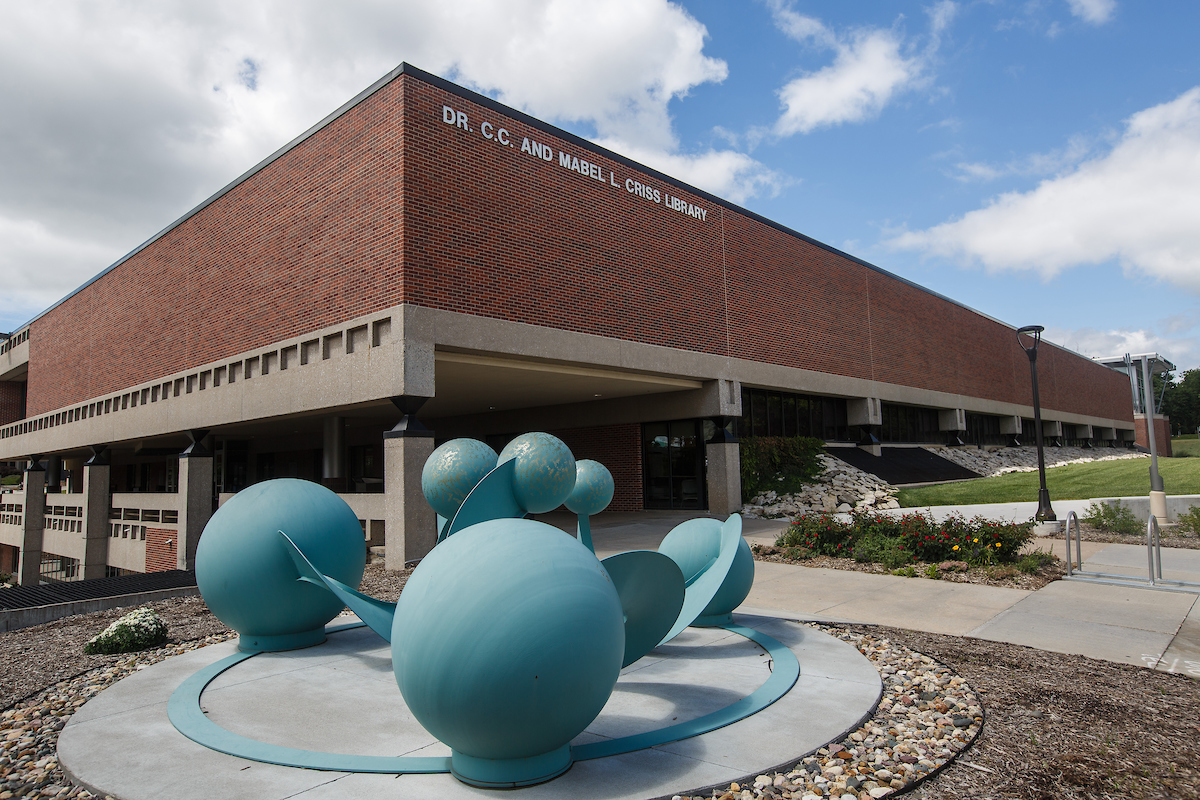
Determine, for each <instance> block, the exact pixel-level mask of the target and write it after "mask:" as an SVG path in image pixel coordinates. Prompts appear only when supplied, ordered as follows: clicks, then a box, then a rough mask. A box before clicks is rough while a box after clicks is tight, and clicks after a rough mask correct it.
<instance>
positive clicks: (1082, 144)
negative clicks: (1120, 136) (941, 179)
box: [952, 136, 1093, 182]
mask: <svg viewBox="0 0 1200 800" xmlns="http://www.w3.org/2000/svg"><path fill="white" fill-rule="evenodd" d="M1092 149H1093V148H1092V144H1091V143H1090V142H1088V140H1087V139H1085V138H1084V137H1082V136H1073V137H1071V140H1070V141H1069V142H1067V145H1066V147H1061V148H1058V149H1056V150H1051V151H1050V152H1048V153H1033V154H1031V155H1028V156H1024V157H1021V158H1015V159H1012V160H1010V161H1008V162H1007V163H1005V164H1001V165H999V166H993V165H991V164H984V163H980V162H968V161H961V162H959V163H957V164H955V165H954V168H955V170H956V172H955V173H953V175H952V177H954V178H955V179H956V180H960V181H964V182H966V181H973V180H983V181H990V180H995V179H997V178H1003V177H1006V176H1009V175H1022V176H1034V177H1042V176H1044V175H1053V174H1056V173H1060V172H1062V171H1063V170H1065V169H1068V168H1071V167H1075V166H1077V165H1078V164H1079V162H1081V161H1083V160H1084V159H1085V158H1086V157H1087V156H1088V155H1089V154H1090V153H1091V152H1092Z"/></svg>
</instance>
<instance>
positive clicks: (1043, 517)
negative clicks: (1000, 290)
mask: <svg viewBox="0 0 1200 800" xmlns="http://www.w3.org/2000/svg"><path fill="white" fill-rule="evenodd" d="M1044 330H1046V329H1045V328H1044V327H1042V326H1041V325H1026V326H1025V327H1023V328H1018V329H1017V344H1019V345H1021V349H1022V350H1024V351H1025V355H1027V356H1029V374H1030V377H1031V379H1032V381H1033V427H1034V433H1035V434H1036V436H1037V453H1038V478H1039V480H1040V481H1041V488H1040V489H1039V490H1038V510H1037V514H1035V515H1034V519H1036V520H1037V521H1038V522H1056V521H1057V520H1058V517H1056V516H1055V515H1054V509H1053V508H1051V507H1050V491H1049V490H1048V489H1047V488H1046V457H1045V455H1044V454H1043V452H1042V404H1041V400H1039V399H1038V380H1037V351H1038V345H1039V344H1041V341H1042V331H1044ZM1021 334H1025V335H1026V336H1028V337H1029V338H1031V339H1033V345H1032V346H1030V347H1026V346H1025V340H1024V339H1022V338H1021Z"/></svg>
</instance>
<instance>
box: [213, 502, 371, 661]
mask: <svg viewBox="0 0 1200 800" xmlns="http://www.w3.org/2000/svg"><path fill="white" fill-rule="evenodd" d="M278 531H283V532H284V533H286V534H287V535H288V536H289V537H290V538H291V539H292V541H293V542H295V543H296V546H297V547H299V548H300V550H301V551H303V553H304V554H305V555H306V556H308V559H309V561H311V562H312V563H313V565H314V566H315V567H316V568H317V569H318V570H320V571H321V572H322V573H324V574H326V575H328V576H330V577H332V578H336V579H337V580H339V581H341V582H342V583H344V584H346V585H347V586H358V584H359V583H360V582H361V581H362V576H363V567H364V566H365V565H366V547H365V545H364V542H363V531H362V528H361V527H360V526H359V524H358V517H357V516H356V515H355V513H354V512H353V511H352V510H350V506H348V505H346V502H345V501H344V500H342V499H341V498H340V497H338V496H337V495H336V494H334V493H333V492H331V491H329V490H328V489H326V488H325V487H324V486H321V485H320V484H316V483H312V482H311V481H302V480H296V479H294V478H280V479H278V480H271V481H264V482H263V483H257V484H255V485H253V486H251V487H249V488H247V489H243V490H242V491H240V492H238V493H237V494H236V495H234V496H233V497H232V498H231V499H230V500H229V501H227V502H226V503H225V505H223V506H221V508H220V509H218V510H217V512H216V513H215V514H213V515H212V518H211V519H210V520H209V521H208V525H206V526H205V528H204V534H203V535H202V536H201V537H200V543H199V545H198V546H197V548H196V585H197V586H198V587H199V588H200V594H201V595H202V596H203V597H204V602H205V603H206V604H207V605H208V607H209V609H210V610H211V611H212V612H213V614H214V615H216V617H217V619H219V620H221V621H222V622H224V623H225V624H226V625H228V626H229V627H230V628H233V629H234V630H235V631H237V632H238V633H239V634H240V635H241V642H240V646H241V648H242V649H243V650H288V649H291V648H293V647H304V646H307V645H312V644H318V643H320V642H322V641H324V639H325V623H327V622H329V620H331V619H333V618H334V617H336V616H337V615H338V613H339V612H340V611H341V610H342V601H341V600H339V599H337V598H336V597H334V596H333V595H332V594H331V593H330V592H329V591H328V590H326V589H325V588H324V587H323V586H320V587H319V586H314V585H313V584H311V583H305V582H301V581H297V580H296V578H297V577H298V573H297V571H296V566H295V564H294V562H293V561H292V559H291V556H289V555H288V551H287V549H286V544H285V542H284V541H283V539H282V537H280V536H279V533H278Z"/></svg>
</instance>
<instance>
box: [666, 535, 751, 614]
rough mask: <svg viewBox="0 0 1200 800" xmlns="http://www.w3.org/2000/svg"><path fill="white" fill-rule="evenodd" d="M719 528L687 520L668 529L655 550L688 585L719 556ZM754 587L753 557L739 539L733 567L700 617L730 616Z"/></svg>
mask: <svg viewBox="0 0 1200 800" xmlns="http://www.w3.org/2000/svg"><path fill="white" fill-rule="evenodd" d="M721 524H722V523H721V521H720V520H716V519H707V518H703V517H701V518H697V519H689V520H688V521H687V522H683V523H680V524H679V525H676V526H675V527H674V528H672V529H671V532H670V533H668V534H667V536H666V538H665V539H663V540H662V544H660V545H659V546H658V552H660V553H662V554H663V555H666V556H670V557H671V559H672V560H673V561H674V562H675V563H676V564H678V565H679V569H680V571H681V572H682V573H683V579H684V581H686V582H689V583H690V582H691V581H692V579H693V578H695V577H696V576H697V575H698V574H699V573H700V572H701V571H703V570H704V569H705V567H706V566H707V565H708V564H710V563H711V562H712V561H713V560H715V559H716V558H717V556H719V555H720V554H721ZM753 586H754V554H753V553H751V552H750V545H748V544H746V540H745V539H743V538H741V537H739V538H738V544H737V554H736V555H734V557H733V564H732V565H731V566H730V568H729V572H727V573H726V574H725V579H724V580H723V581H722V582H721V588H720V589H718V590H717V593H716V595H714V596H713V599H712V600H711V601H710V602H709V604H708V605H707V606H705V607H704V611H702V612H701V615H702V616H705V617H715V616H721V615H724V614H729V613H731V612H732V611H733V610H734V609H735V608H737V607H738V606H740V605H741V604H742V601H744V600H745V599H746V597H747V596H748V595H749V594H750V589H751V587H753Z"/></svg>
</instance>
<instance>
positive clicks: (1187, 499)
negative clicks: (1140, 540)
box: [1060, 494, 1200, 522]
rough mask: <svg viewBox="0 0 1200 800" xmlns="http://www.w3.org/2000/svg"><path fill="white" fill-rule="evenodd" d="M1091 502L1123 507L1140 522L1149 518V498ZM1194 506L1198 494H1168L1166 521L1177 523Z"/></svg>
mask: <svg viewBox="0 0 1200 800" xmlns="http://www.w3.org/2000/svg"><path fill="white" fill-rule="evenodd" d="M1093 502H1096V503H1103V504H1104V505H1108V506H1111V505H1116V504H1120V505H1123V506H1125V507H1126V508H1128V509H1129V510H1130V512H1132V513H1133V515H1134V516H1135V517H1137V518H1138V519H1139V520H1141V521H1142V522H1145V521H1146V520H1147V519H1149V518H1150V498H1149V497H1097V498H1096V499H1095V500H1094V501H1093ZM1196 506H1200V494H1177V495H1171V494H1168V495H1167V519H1168V520H1169V521H1170V522H1177V521H1179V515H1180V514H1183V513H1186V512H1187V510H1188V509H1189V508H1193V507H1196ZM1060 519H1061V517H1060Z"/></svg>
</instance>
